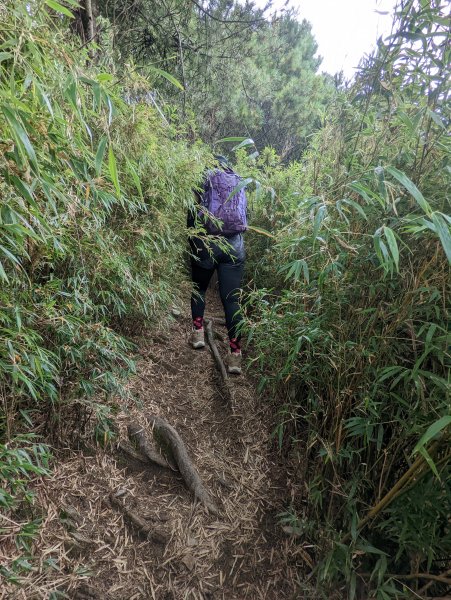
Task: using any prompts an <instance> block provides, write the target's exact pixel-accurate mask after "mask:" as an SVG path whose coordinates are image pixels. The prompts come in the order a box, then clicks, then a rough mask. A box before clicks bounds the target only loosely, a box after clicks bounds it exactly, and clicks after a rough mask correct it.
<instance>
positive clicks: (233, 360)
mask: <svg viewBox="0 0 451 600" xmlns="http://www.w3.org/2000/svg"><path fill="white" fill-rule="evenodd" d="M241 359H242V356H241V352H230V350H229V353H228V355H227V359H226V364H227V371H228V372H229V373H232V374H233V375H240V374H241Z"/></svg>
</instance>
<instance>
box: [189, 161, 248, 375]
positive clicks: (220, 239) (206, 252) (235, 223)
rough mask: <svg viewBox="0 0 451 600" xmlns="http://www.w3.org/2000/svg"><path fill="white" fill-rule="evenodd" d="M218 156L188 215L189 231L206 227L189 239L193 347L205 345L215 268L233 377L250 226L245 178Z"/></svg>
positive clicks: (238, 368)
mask: <svg viewBox="0 0 451 600" xmlns="http://www.w3.org/2000/svg"><path fill="white" fill-rule="evenodd" d="M215 158H216V160H217V165H218V166H217V168H215V169H214V170H212V171H209V172H208V174H207V177H206V181H205V182H204V186H203V191H202V192H201V193H196V195H197V196H198V208H197V209H196V211H195V212H190V213H189V215H188V227H195V226H196V225H197V226H199V225H200V226H203V227H204V228H205V231H206V234H207V235H206V236H202V237H198V236H193V237H191V238H190V246H191V273H192V281H193V284H194V290H193V294H192V296H191V314H192V319H193V330H192V332H191V336H190V343H191V345H192V347H193V348H195V349H198V348H203V347H204V346H205V337H204V312H205V294H206V292H207V288H208V284H209V282H210V279H211V277H212V275H213V273H214V272H215V270H217V272H218V283H219V294H220V297H221V301H222V304H223V306H224V312H225V320H226V325H227V331H228V334H229V344H230V346H229V351H228V355H227V359H226V366H227V370H228V372H229V373H235V374H238V375H239V374H240V373H241V345H240V339H241V335H240V325H241V323H242V320H243V317H242V313H241V310H240V306H239V295H240V288H241V284H242V279H243V270H244V260H245V250H244V240H243V232H244V231H246V228H247V220H246V212H247V211H246V195H245V192H244V188H241V189H239V188H240V181H241V178H240V177H239V176H238V175H237V174H236V173H235V172H234V171H233V170H232V169H231V168H230V166H229V164H228V162H227V160H226V159H225V158H224V157H223V156H216V157H215ZM237 189H238V191H235V190H237ZM234 191H235V193H233V192H234Z"/></svg>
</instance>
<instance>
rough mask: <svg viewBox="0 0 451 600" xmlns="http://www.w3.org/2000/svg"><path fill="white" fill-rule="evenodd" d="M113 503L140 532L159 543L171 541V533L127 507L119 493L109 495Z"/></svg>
mask: <svg viewBox="0 0 451 600" xmlns="http://www.w3.org/2000/svg"><path fill="white" fill-rule="evenodd" d="M109 500H110V502H111V505H112V506H114V507H115V508H118V509H119V510H120V511H121V512H122V513H123V515H124V517H125V518H126V520H127V521H128V522H129V523H131V524H132V525H134V527H136V528H137V530H138V531H139V533H140V534H141V535H142V536H144V537H145V538H147V539H148V540H151V541H152V542H156V543H157V544H167V543H168V541H169V535H168V533H167V532H166V531H163V530H162V529H158V528H156V527H153V526H152V525H150V524H149V523H148V522H147V521H146V520H145V519H142V518H141V517H140V516H139V515H138V514H137V513H136V512H134V511H132V510H130V509H129V508H127V507H126V505H125V503H124V502H122V501H121V500H120V496H118V495H117V493H116V494H115V493H113V492H111V494H110V495H109Z"/></svg>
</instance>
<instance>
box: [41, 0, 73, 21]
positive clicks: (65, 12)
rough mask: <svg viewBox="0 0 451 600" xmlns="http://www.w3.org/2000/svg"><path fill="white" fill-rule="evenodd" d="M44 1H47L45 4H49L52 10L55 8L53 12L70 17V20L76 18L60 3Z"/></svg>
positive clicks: (52, 0) (50, 0)
mask: <svg viewBox="0 0 451 600" xmlns="http://www.w3.org/2000/svg"><path fill="white" fill-rule="evenodd" d="M44 1H45V4H47V6H49V7H50V8H53V10H55V11H56V12H59V13H61V14H62V15H66V17H69V18H70V19H74V18H75V17H74V15H73V14H72V13H71V11H70V10H69V9H68V8H66V7H65V6H63V5H62V4H60V3H59V2H56V0H44Z"/></svg>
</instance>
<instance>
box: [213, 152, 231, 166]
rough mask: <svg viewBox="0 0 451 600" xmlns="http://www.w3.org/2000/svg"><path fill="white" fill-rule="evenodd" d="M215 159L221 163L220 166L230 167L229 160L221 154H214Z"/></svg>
mask: <svg viewBox="0 0 451 600" xmlns="http://www.w3.org/2000/svg"><path fill="white" fill-rule="evenodd" d="M214 156H215V160H216V161H217V162H218V163H219V164H220V165H221V167H227V168H230V165H229V161H228V160H227V158H226V157H225V156H223V155H222V154H215V155H214Z"/></svg>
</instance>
